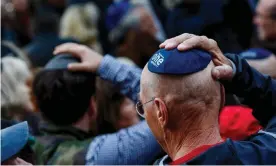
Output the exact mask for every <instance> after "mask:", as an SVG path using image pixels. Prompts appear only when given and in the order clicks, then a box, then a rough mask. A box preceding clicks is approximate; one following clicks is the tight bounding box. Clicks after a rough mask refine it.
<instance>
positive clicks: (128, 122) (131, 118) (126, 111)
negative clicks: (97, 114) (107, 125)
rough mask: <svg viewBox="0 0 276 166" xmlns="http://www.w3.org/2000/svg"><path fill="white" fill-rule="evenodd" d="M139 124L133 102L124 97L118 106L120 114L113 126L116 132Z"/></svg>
mask: <svg viewBox="0 0 276 166" xmlns="http://www.w3.org/2000/svg"><path fill="white" fill-rule="evenodd" d="M137 123H139V118H138V115H137V113H136V110H135V105H134V103H133V101H131V100H130V99H129V98H127V97H125V98H124V99H123V101H122V103H121V105H120V113H119V117H118V120H117V122H116V124H115V127H116V129H117V130H120V129H123V128H127V127H130V126H132V125H135V124H137Z"/></svg>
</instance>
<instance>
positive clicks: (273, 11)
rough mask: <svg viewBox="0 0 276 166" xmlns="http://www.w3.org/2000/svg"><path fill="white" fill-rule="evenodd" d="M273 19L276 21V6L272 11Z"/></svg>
mask: <svg viewBox="0 0 276 166" xmlns="http://www.w3.org/2000/svg"><path fill="white" fill-rule="evenodd" d="M271 18H272V19H273V20H276V5H274V6H273V7H272V9H271Z"/></svg>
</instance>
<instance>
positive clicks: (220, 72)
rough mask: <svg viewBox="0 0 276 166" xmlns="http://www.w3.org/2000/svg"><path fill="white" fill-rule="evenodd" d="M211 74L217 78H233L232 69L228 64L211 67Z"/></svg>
mask: <svg viewBox="0 0 276 166" xmlns="http://www.w3.org/2000/svg"><path fill="white" fill-rule="evenodd" d="M212 76H213V77H214V78H215V79H218V80H219V79H221V80H231V79H232V78H233V69H232V67H230V66H228V65H222V66H216V67H214V68H213V69H212Z"/></svg>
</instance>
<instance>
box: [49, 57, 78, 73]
mask: <svg viewBox="0 0 276 166" xmlns="http://www.w3.org/2000/svg"><path fill="white" fill-rule="evenodd" d="M76 62H80V59H78V58H76V57H73V56H72V55H69V54H60V55H56V56H55V57H54V58H52V59H51V60H50V61H49V62H48V63H47V64H46V66H45V68H44V70H58V69H67V67H68V64H70V63H76Z"/></svg>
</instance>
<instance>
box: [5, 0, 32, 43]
mask: <svg viewBox="0 0 276 166" xmlns="http://www.w3.org/2000/svg"><path fill="white" fill-rule="evenodd" d="M33 9H34V6H33V4H32V1H31V0H3V1H1V23H2V24H1V38H2V40H6V41H10V42H13V43H15V44H16V45H18V46H20V47H22V46H25V45H26V44H28V43H29V42H30V41H31V39H32V37H33V33H32V26H31V19H32V16H33V14H34V11H33Z"/></svg>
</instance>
